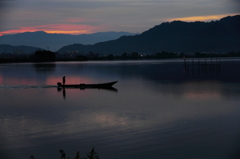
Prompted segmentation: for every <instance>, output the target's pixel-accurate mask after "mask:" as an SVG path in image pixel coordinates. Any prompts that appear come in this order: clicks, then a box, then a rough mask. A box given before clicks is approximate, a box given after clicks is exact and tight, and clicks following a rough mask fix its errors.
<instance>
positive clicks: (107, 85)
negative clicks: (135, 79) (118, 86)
mask: <svg viewBox="0 0 240 159" xmlns="http://www.w3.org/2000/svg"><path fill="white" fill-rule="evenodd" d="M117 82H118V81H114V82H108V83H99V84H85V83H81V84H66V85H62V83H61V82H58V83H57V85H58V87H60V88H82V89H85V88H111V87H112V86H113V85H114V84H115V83H117Z"/></svg>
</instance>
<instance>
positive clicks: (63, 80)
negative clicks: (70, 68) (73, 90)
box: [62, 76, 66, 85]
mask: <svg viewBox="0 0 240 159" xmlns="http://www.w3.org/2000/svg"><path fill="white" fill-rule="evenodd" d="M62 82H63V85H65V82H66V78H65V76H63V78H62Z"/></svg>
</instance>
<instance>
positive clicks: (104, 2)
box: [0, 0, 240, 36]
mask: <svg viewBox="0 0 240 159" xmlns="http://www.w3.org/2000/svg"><path fill="white" fill-rule="evenodd" d="M236 14H240V0H0V24H1V25H0V36H2V35H5V34H16V33H22V32H34V31H45V32H47V33H63V34H73V35H78V34H90V33H96V32H108V31H116V32H119V31H125V32H131V33H142V32H143V31H146V30H148V29H150V28H152V27H154V26H156V25H159V24H161V23H163V22H166V21H168V22H171V21H173V20H182V21H212V20H218V19H220V18H222V17H226V16H232V15H236Z"/></svg>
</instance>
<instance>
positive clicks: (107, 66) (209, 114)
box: [0, 59, 240, 159]
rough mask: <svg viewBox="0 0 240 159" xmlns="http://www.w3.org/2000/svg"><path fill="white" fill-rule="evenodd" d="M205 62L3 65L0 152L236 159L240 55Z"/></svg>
mask: <svg viewBox="0 0 240 159" xmlns="http://www.w3.org/2000/svg"><path fill="white" fill-rule="evenodd" d="M204 60H206V59H194V61H193V59H189V60H187V64H186V65H184V62H183V59H174V60H145V61H144V60H142V61H141V60H138V61H101V62H56V63H38V64H35V63H16V64H0V158H1V159H27V158H29V157H30V155H34V156H35V158H36V159H54V158H55V159H57V158H59V157H60V153H59V152H58V151H59V150H60V149H63V150H64V151H65V153H66V155H67V156H69V157H70V159H73V158H74V157H75V155H76V152H77V151H80V157H85V156H86V153H87V152H89V151H90V150H91V149H92V148H93V147H94V148H95V150H96V151H97V152H98V154H99V157H100V159H116V158H117V159H153V158H157V159H160V158H161V159H238V158H239V157H240V72H239V70H240V59H211V60H210V59H207V61H204ZM193 62H194V63H193ZM204 62H208V63H210V62H212V65H210V64H209V65H203V63H204ZM62 76H66V83H67V84H78V83H104V82H110V81H115V80H117V81H118V83H117V84H115V85H114V88H115V89H113V90H105V89H85V90H83V89H66V90H65V91H63V90H58V89H57V87H56V83H57V82H61V80H62Z"/></svg>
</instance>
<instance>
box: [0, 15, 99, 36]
mask: <svg viewBox="0 0 240 159" xmlns="http://www.w3.org/2000/svg"><path fill="white" fill-rule="evenodd" d="M74 20H75V21H76V19H72V21H74ZM99 28H100V27H97V26H91V25H81V24H48V25H38V26H27V27H20V28H19V29H16V30H7V31H2V32H0V36H2V35H4V34H16V33H23V32H35V31H45V32H47V33H58V34H73V35H78V34H90V33H94V32H95V31H96V30H98V29H99Z"/></svg>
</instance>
